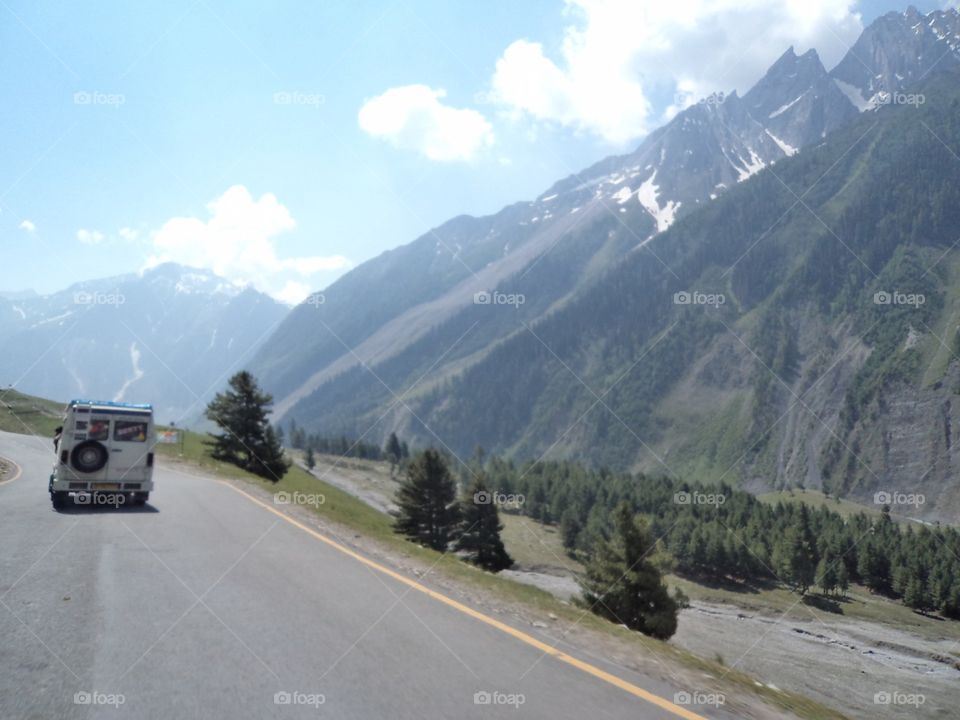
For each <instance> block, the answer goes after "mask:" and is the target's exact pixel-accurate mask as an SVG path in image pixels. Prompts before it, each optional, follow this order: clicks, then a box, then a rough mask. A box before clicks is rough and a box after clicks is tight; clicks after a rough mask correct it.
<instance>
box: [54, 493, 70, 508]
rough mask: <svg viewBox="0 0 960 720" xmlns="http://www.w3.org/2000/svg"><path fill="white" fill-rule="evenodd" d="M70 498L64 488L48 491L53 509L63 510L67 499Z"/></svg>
mask: <svg viewBox="0 0 960 720" xmlns="http://www.w3.org/2000/svg"><path fill="white" fill-rule="evenodd" d="M69 499H70V495H69V494H68V493H67V492H66V491H64V490H55V491H54V492H51V493H50V500H51V502H53V508H54V509H55V510H63V508H65V507H66V506H67V501H68V500H69Z"/></svg>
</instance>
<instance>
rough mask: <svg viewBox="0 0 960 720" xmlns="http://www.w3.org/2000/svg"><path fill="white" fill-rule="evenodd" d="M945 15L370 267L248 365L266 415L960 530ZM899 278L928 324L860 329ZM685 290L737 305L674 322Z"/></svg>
mask: <svg viewBox="0 0 960 720" xmlns="http://www.w3.org/2000/svg"><path fill="white" fill-rule="evenodd" d="M957 22H958V15H957V13H956V11H950V12H945V13H942V12H936V13H931V14H930V15H928V16H922V15H919V13H917V12H916V11H915V10H913V9H911V10H908V11H907V12H906V13H895V14H890V15H887V16H884V17H883V18H880V19H878V20H877V21H876V22H875V23H874V24H873V25H871V26H870V27H869V28H867V29H866V30H865V32H864V34H863V37H861V39H860V41H859V42H858V43H857V45H855V46H854V48H853V49H851V51H850V53H848V55H847V56H846V57H845V58H844V60H843V61H841V63H840V64H839V65H838V66H837V68H835V69H834V70H833V71H831V72H827V71H826V70H825V68H824V67H823V66H822V64H821V63H820V61H819V59H818V57H817V55H816V53H814V52H807V53H804V54H803V55H800V56H798V55H796V53H795V52H794V51H793V50H792V49H790V50H788V51H787V52H786V53H785V54H784V55H783V56H782V57H781V58H780V59H779V60H778V61H777V62H776V63H775V64H774V65H773V66H772V67H771V68H770V70H769V71H768V73H767V74H766V75H765V76H764V78H763V79H761V81H760V82H758V83H757V85H756V86H754V87H753V88H751V90H750V91H749V92H747V93H746V94H745V95H744V96H743V97H742V98H741V97H739V96H737V95H736V94H731V95H729V96H713V97H711V98H707V99H705V100H704V101H701V102H700V103H697V104H696V105H694V106H692V107H690V108H688V109H687V110H685V111H683V112H681V113H679V114H678V115H677V116H676V117H675V118H674V119H673V120H672V121H671V122H669V123H668V124H667V125H665V126H664V127H663V128H661V129H659V130H657V131H655V132H654V133H652V134H651V135H650V136H649V137H647V138H646V139H645V140H644V142H643V143H641V145H640V146H639V147H638V148H637V150H636V151H635V152H633V153H630V154H628V155H624V156H617V157H612V158H608V159H606V160H603V161H601V162H600V163H597V164H596V165H594V166H592V167H591V168H588V169H587V170H585V171H583V172H581V173H578V174H576V175H574V176H571V177H569V178H567V179H565V180H562V181H560V182H558V183H556V184H555V185H554V186H553V187H552V188H550V189H549V190H548V191H547V192H545V193H544V194H543V195H541V196H540V197H539V198H538V199H537V200H535V201H533V202H529V203H518V204H516V205H513V206H510V207H508V208H506V209H504V210H503V211H501V212H500V213H499V214H497V215H495V216H492V217H488V218H468V217H460V218H456V219H454V220H452V221H450V222H449V223H446V224H445V225H443V226H441V227H440V228H437V229H436V230H435V231H432V232H431V233H428V234H427V235H425V236H424V237H422V238H420V239H418V240H417V241H415V242H414V243H412V244H410V245H408V246H405V247H403V248H400V249H398V250H395V251H392V252H391V253H387V254H385V255H383V256H381V257H380V258H377V259H375V260H373V261H371V262H369V263H366V264H365V265H362V266H360V267H359V268H357V269H356V270H355V271H353V272H352V273H350V274H348V275H347V276H345V277H344V278H342V279H341V280H340V281H339V282H338V283H335V284H334V285H333V286H331V287H330V288H329V289H328V290H327V291H325V292H324V294H323V295H322V296H317V298H315V301H314V302H313V303H307V304H305V305H302V306H300V307H298V308H296V309H295V310H294V311H293V312H292V313H291V314H290V316H289V317H288V318H287V319H286V320H285V321H284V323H282V325H281V327H280V328H279V329H278V332H277V333H276V334H274V336H273V337H272V338H271V340H270V341H269V342H268V343H265V344H264V346H263V347H262V348H261V350H260V352H259V353H258V354H257V356H256V357H255V359H254V360H253V361H252V363H251V366H252V368H253V369H254V371H255V372H257V373H258V374H259V375H260V376H261V377H262V379H263V380H264V382H265V384H266V386H267V388H268V389H270V390H271V391H273V392H274V393H275V394H277V396H278V398H280V402H279V403H278V415H279V417H290V418H293V419H295V420H296V421H297V423H298V424H299V425H301V426H304V427H306V428H307V429H308V430H312V431H316V432H321V433H345V434H348V435H353V436H361V435H363V436H364V438H365V439H366V440H371V439H372V440H375V441H377V440H381V439H382V438H383V437H385V435H386V434H387V433H388V432H389V431H390V430H397V431H399V432H400V433H401V434H402V435H403V436H404V437H405V438H408V439H410V440H411V441H412V442H413V443H414V444H421V445H426V444H433V445H439V446H446V447H447V448H448V449H449V450H451V451H453V452H456V453H457V454H460V455H461V456H464V455H465V454H468V453H470V452H471V451H472V449H473V447H474V446H475V445H477V444H480V445H483V446H484V447H486V448H488V449H494V450H497V451H500V452H506V453H508V454H511V455H513V456H515V457H519V458H530V457H533V458H536V457H539V456H541V455H543V454H547V455H548V456H549V457H560V456H566V457H576V458H581V459H584V460H587V461H589V462H591V463H593V464H597V465H609V466H615V467H628V468H635V469H636V468H639V469H646V470H655V471H660V472H672V473H676V474H680V475H683V476H685V477H691V478H693V479H701V480H706V481H710V480H717V479H719V478H723V479H725V480H728V481H729V480H733V479H738V480H739V481H740V482H741V483H742V484H743V485H744V486H745V487H748V488H750V489H758V490H759V489H765V488H771V487H786V486H793V485H797V484H800V483H803V484H805V485H807V486H815V487H824V488H826V489H830V490H833V491H835V492H838V493H841V494H848V495H850V496H853V497H857V498H859V499H870V498H872V494H871V493H873V492H877V491H878V490H898V489H904V490H907V489H910V488H913V489H917V488H918V487H923V488H925V489H927V490H928V497H929V498H930V502H929V503H928V504H927V505H925V506H924V507H921V508H917V509H916V514H917V515H920V516H924V517H930V518H934V519H936V518H941V517H944V518H946V517H956V516H960V510H958V509H960V490H958V489H957V488H956V487H954V485H955V483H953V481H952V475H951V473H954V474H955V466H954V465H953V464H952V463H953V462H954V461H953V459H952V455H950V453H951V452H952V448H954V447H957V443H958V442H960V437H957V438H955V437H953V436H952V433H953V428H957V427H960V424H958V422H956V421H954V420H953V419H952V416H951V414H950V411H949V409H947V410H944V407H943V403H947V404H948V405H949V402H950V396H949V392H952V388H953V387H956V386H957V385H958V384H960V379H958V381H957V382H953V380H951V378H952V375H951V373H956V372H958V371H957V370H956V367H955V365H954V364H953V362H952V361H951V358H950V357H949V355H948V354H944V352H943V351H942V347H940V342H939V340H938V339H937V338H936V337H934V335H933V333H931V332H930V331H929V330H928V329H925V328H924V327H923V326H922V325H921V324H920V320H921V319H922V320H923V321H924V323H927V324H928V325H929V327H930V328H934V327H937V328H941V329H942V328H944V327H946V328H949V327H951V326H950V322H953V321H952V319H951V318H950V317H948V316H945V315H943V308H946V307H949V306H950V305H949V300H950V298H949V297H947V298H946V299H944V300H943V303H944V304H942V305H941V304H940V301H939V300H936V299H937V298H942V297H944V296H949V293H950V292H951V291H950V283H951V278H950V277H949V276H945V277H943V276H941V273H940V270H944V269H946V268H948V267H952V262H953V259H952V257H953V256H952V255H951V252H952V251H949V248H950V247H951V245H952V244H953V243H954V242H955V240H956V238H955V237H950V235H951V232H952V230H951V229H950V228H951V227H956V224H955V223H954V225H953V226H951V225H950V222H947V220H949V219H953V215H954V213H955V211H954V210H953V209H952V207H957V206H956V205H955V204H954V205H953V206H951V204H950V203H951V202H953V201H954V200H955V198H954V196H953V190H952V187H956V186H957V184H956V180H957V179H958V178H957V177H956V175H955V172H956V170H957V169H958V168H960V163H958V164H957V165H956V166H951V165H950V163H949V162H947V161H948V160H951V161H954V159H953V158H952V156H951V155H950V154H949V153H947V152H946V151H945V150H944V146H943V144H941V142H940V140H943V142H945V143H946V144H947V145H948V146H950V144H951V140H953V139H954V138H955V134H954V133H955V127H954V125H953V124H952V122H953V121H952V120H951V117H956V107H955V105H954V103H955V102H956V81H957V74H956V67H957V64H956V57H955V54H954V53H955V47H954V46H953V44H952V43H953V39H954V38H955V36H956V32H955V30H954V29H955V28H956V27H957ZM888 45H889V46H888ZM919 46H922V47H923V48H924V51H923V52H922V53H920V52H917V51H916V49H917V47H919ZM858 48H859V50H858ZM864 48H871V52H870V53H864V52H863V49H864ZM931 49H932V50H931ZM936 50H940V51H942V52H940V53H938V55H939V58H940V59H939V60H935V59H934V60H931V59H930V57H931V52H932V51H936ZM854 53H861V54H864V55H865V57H863V58H857V57H856V56H855V55H854ZM855 62H856V63H862V64H864V65H865V71H864V74H862V75H861V74H858V72H853V71H851V70H850V68H851V67H852V64H853V63H855ZM888 69H892V70H891V72H890V73H889V74H888V75H884V73H885V72H887V70H888ZM867 71H869V72H867ZM877 76H880V78H881V79H882V78H885V83H886V84H884V85H883V86H882V87H883V88H892V89H891V90H884V91H883V92H887V93H890V96H887V95H878V94H877V93H878V92H880V90H878V89H877V88H879V87H880V84H879V80H878V78H877ZM851 88H853V89H852V90H851ZM906 91H909V92H911V93H915V94H918V93H919V94H922V95H923V97H924V102H923V103H920V102H917V101H914V102H908V101H906V100H904V101H903V102H901V101H900V100H903V99H902V98H896V97H895V96H894V95H893V94H894V93H900V92H906ZM921 91H922V93H921ZM914 97H915V100H916V95H915V96H914ZM858 98H859V100H858ZM951 112H952V113H953V115H952V116H951ZM935 136H939V137H940V140H938V139H937V137H935ZM957 139H958V141H960V138H957ZM953 147H957V148H960V142H957V143H954V144H953ZM801 150H802V151H801ZM918 158H923V159H924V162H925V163H926V164H925V165H924V164H920V163H919V160H918ZM764 168H766V169H767V170H768V171H767V172H763V170H764ZM951 185H952V186H951ZM892 188H893V189H896V194H894V193H893V192H892V190H891V189H892ZM881 199H882V200H883V201H884V202H882V203H881V202H880V200H881ZM835 227H836V229H834V228H835ZM938 254H941V255H945V259H944V261H943V263H941V265H942V266H943V267H941V268H940V270H938V271H937V272H933V271H931V272H926V273H924V272H922V268H925V267H932V266H933V264H934V260H935V259H936V257H937V255H938ZM855 257H859V258H861V259H863V258H866V259H864V260H863V262H860V260H856V259H852V258H855ZM917 268H921V271H920V272H917ZM898 283H899V284H898ZM910 286H916V287H921V288H922V289H923V290H924V291H925V292H923V293H920V291H919V290H917V291H916V292H914V293H912V294H917V293H920V294H924V296H925V297H929V298H930V302H929V303H928V304H926V305H924V306H922V308H921V312H922V313H926V314H923V315H917V316H914V319H913V321H912V324H911V321H910V320H909V318H910V316H909V315H900V314H897V315H896V317H895V322H894V321H891V320H889V318H888V319H886V320H883V322H879V327H878V328H871V327H870V326H869V324H868V323H867V320H869V319H871V318H872V319H873V320H875V321H879V319H880V318H881V316H878V315H876V313H878V312H880V311H882V310H883V308H879V309H878V307H877V306H875V305H873V303H872V297H873V295H872V293H874V292H887V293H888V294H893V293H894V291H897V292H900V293H901V294H904V293H906V294H908V295H909V294H911V293H907V292H906V290H905V288H908V287H910ZM864 287H866V288H868V289H870V291H871V292H870V293H868V295H869V300H865V299H864V298H865V297H867V296H865V295H864V294H863V293H864V292H865V291H864ZM484 291H495V292H494V294H492V295H491V294H483V295H481V296H480V302H479V303H478V302H477V300H476V298H475V294H476V293H478V292H481V293H483V292H484ZM691 291H696V292H698V293H701V295H695V296H694V298H701V297H705V298H707V299H710V298H714V300H715V299H716V298H717V297H722V298H723V299H724V300H725V301H726V302H724V304H722V305H720V306H719V307H717V308H713V309H711V308H707V309H706V310H705V309H704V308H702V307H700V306H698V305H694V306H693V307H685V306H678V305H676V304H675V303H674V294H675V293H683V292H691ZM496 293H500V294H499V295H497V294H496ZM894 296H895V297H899V295H895V294H894ZM498 297H499V298H502V299H503V300H502V302H497V301H496V300H495V299H496V298H498ZM679 297H681V298H682V297H685V296H679ZM511 298H513V302H511V301H510V300H511ZM521 300H522V302H521ZM321 301H322V302H321ZM484 301H486V302H484ZM717 302H718V301H717ZM893 310H894V311H895V312H896V313H900V312H901V311H902V310H904V308H901V307H894V308H893ZM698 311H702V312H698ZM958 321H960V319H958ZM938 323H939V324H938ZM944 323H945V324H944ZM936 335H938V336H939V337H941V338H945V339H946V343H947V345H948V346H949V343H951V342H952V340H951V339H950V338H951V337H952V336H951V335H950V333H947V334H946V335H944V334H943V333H936ZM938 348H940V350H938ZM901 352H903V353H905V356H904V358H901V357H900V353H901ZM916 358H921V359H920V360H917V359H916ZM928 360H929V361H930V363H932V364H930V363H927V361H928ZM917 363H919V365H918V366H923V367H924V368H925V371H924V373H923V374H922V376H918V375H917V372H918V370H917V367H915V366H914V365H915V364H917ZM924 363H927V364H926V365H924ZM907 366H909V367H907ZM826 371H829V372H826ZM938 383H939V384H938ZM608 388H612V389H611V390H610V391H609V394H605V392H606V391H607V390H608ZM804 392H809V393H810V396H809V398H807V399H804V395H803V393H804ZM897 393H899V394H897ZM925 393H928V394H925ZM945 393H946V394H945ZM796 397H800V398H801V400H802V402H801V401H798V400H797V399H796ZM917 398H923V402H924V403H926V404H925V405H923V406H922V407H917V406H915V405H913V404H912V403H914V402H915V401H916V400H917ZM883 403H894V404H895V406H896V408H898V411H897V412H892V411H891V410H890V407H889V406H888V405H884V404H883ZM938 403H939V404H938ZM934 409H937V410H936V412H934ZM898 413H902V414H898ZM938 413H939V415H938ZM890 417H896V418H898V421H899V422H902V423H903V425H902V426H899V427H898V426H895V425H890V424H885V423H888V421H887V420H885V418H890ZM941 420H942V422H941ZM945 428H946V429H945ZM944 446H946V449H944ZM911 447H916V448H917V449H915V450H913V451H911ZM938 453H939V454H938ZM944 453H946V454H944ZM921 467H929V468H930V471H929V472H927V473H926V474H925V473H924V472H922V471H921V470H920V468H921ZM668 468H669V470H668Z"/></svg>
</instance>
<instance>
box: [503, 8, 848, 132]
mask: <svg viewBox="0 0 960 720" xmlns="http://www.w3.org/2000/svg"><path fill="white" fill-rule="evenodd" d="M856 4H857V3H856V0H786V1H785V2H777V3H773V2H770V1H769V0H671V2H636V0H566V12H567V14H568V15H569V16H570V17H571V18H572V19H573V22H572V24H571V25H569V26H568V27H567V28H566V30H565V32H564V37H563V42H562V44H561V47H560V50H559V53H558V58H557V59H556V60H554V59H551V58H550V57H549V55H550V53H548V52H546V51H545V50H544V47H543V45H542V44H540V43H537V42H531V41H529V40H524V39H521V40H517V41H515V42H514V43H512V44H511V45H510V46H509V47H507V49H506V50H505V51H504V53H503V56H502V57H501V58H500V59H499V60H498V62H497V65H496V70H495V72H494V75H493V78H492V80H491V90H492V92H491V93H490V94H491V96H492V98H493V99H494V100H495V101H496V102H498V103H499V104H501V105H503V106H504V107H505V108H507V109H508V110H509V111H511V112H513V113H516V114H519V115H527V116H530V117H532V118H533V119H535V120H539V121H548V122H552V123H557V124H559V125H563V126H567V127H572V128H575V129H577V130H582V131H586V132H590V133H593V134H596V135H599V136H601V137H603V138H605V139H606V140H609V141H611V142H614V143H622V142H625V141H627V140H630V139H633V138H636V137H638V136H640V135H643V134H644V133H645V132H647V131H648V130H649V129H650V127H649V125H650V121H651V120H657V118H651V112H652V104H651V100H650V97H651V96H652V95H654V94H656V93H658V92H659V93H661V94H662V93H663V92H664V91H666V92H667V93H669V94H670V95H673V94H674V93H678V94H680V95H681V100H683V99H684V98H686V99H688V100H687V102H689V101H695V100H697V99H699V98H701V97H704V96H706V95H708V94H709V93H711V92H714V91H729V90H733V89H736V90H738V91H740V92H744V91H746V90H747V89H749V87H750V86H751V85H752V84H753V83H754V82H756V81H757V80H758V79H759V78H760V77H761V76H762V74H763V72H764V71H765V70H766V69H767V67H769V65H770V64H772V63H773V61H774V60H776V59H777V57H779V56H780V55H781V54H782V53H783V52H784V51H785V50H786V49H787V47H789V46H790V45H794V46H795V47H796V48H797V51H798V52H803V51H805V50H806V49H808V48H810V47H814V48H816V49H817V51H818V52H819V53H820V56H821V58H822V59H823V62H824V64H825V65H826V66H827V68H828V69H829V68H830V67H832V66H833V65H834V64H835V63H836V62H838V61H839V60H840V58H841V57H842V56H843V54H844V53H845V52H846V50H847V49H848V47H849V46H850V45H851V44H852V43H853V42H854V41H855V40H856V38H857V36H858V35H859V34H860V31H861V30H862V22H861V17H860V15H859V13H857V12H856V11H855V10H854V8H855V6H856ZM679 104H680V105H682V104H685V103H684V102H681V103H679ZM677 109H678V107H676V106H674V107H672V108H668V109H667V113H666V114H667V115H669V113H670V112H675V111H676V110H677Z"/></svg>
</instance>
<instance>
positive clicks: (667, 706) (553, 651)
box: [217, 480, 706, 720]
mask: <svg viewBox="0 0 960 720" xmlns="http://www.w3.org/2000/svg"><path fill="white" fill-rule="evenodd" d="M217 482H219V483H222V484H223V485H226V486H227V487H228V488H230V489H231V490H233V491H234V492H237V493H240V494H241V495H243V496H244V497H245V498H247V499H248V500H250V501H251V502H254V503H256V504H257V505H259V506H260V507H262V508H263V509H264V510H268V511H270V512H272V513H273V514H274V515H276V516H277V517H279V518H282V519H283V520H285V521H287V522H288V523H290V524H291V525H294V526H295V527H298V528H300V529H301V530H303V531H304V532H305V533H307V534H308V535H310V536H312V537H314V538H316V539H317V540H319V541H320V542H324V543H326V544H327V545H329V546H330V547H332V548H334V549H336V550H339V551H340V552H342V553H343V554H344V555H349V556H350V557H352V558H353V559H354V560H357V561H358V562H362V563H363V564H364V565H367V566H368V567H371V568H373V569H374V570H377V571H379V572H381V573H383V574H384V575H388V576H390V577H392V578H393V579H394V580H397V581H398V582H401V583H403V584H404V585H408V586H409V587H411V588H413V589H414V590H418V591H419V592H422V593H423V594H424V595H428V596H430V597H432V598H433V599H434V600H438V601H440V602H442V603H443V604H444V605H448V606H450V607H452V608H454V609H455V610H459V611H460V612H462V613H463V614H465V615H469V616H470V617H472V618H475V619H476V620H479V621H480V622H482V623H486V624H487V625H490V626H491V627H494V628H496V629H497V630H500V631H501V632H504V633H506V634H507V635H510V636H511V637H514V638H516V639H517V640H520V641H521V642H523V643H526V644H527V645H530V646H532V647H535V648H537V649H538V650H541V651H543V652H544V653H546V654H548V655H550V656H551V657H553V658H555V659H557V660H559V661H560V662H565V663H567V664H568V665H572V666H573V667H575V668H577V669H578V670H582V671H583V672H585V673H587V674H588V675H593V676H594V677H595V678H599V679H600V680H603V681H604V682H608V683H610V684H611V685H614V686H616V687H618V688H620V689H621V690H624V691H626V692H628V693H630V694H631V695H635V696H636V697H638V698H641V699H643V700H646V701H647V702H648V703H651V704H653V705H656V706H657V707H659V708H662V709H664V710H666V711H668V712H670V713H673V714H674V715H676V716H677V717H682V718H686V720H706V719H705V718H704V717H703V716H702V715H697V714H696V713H694V712H691V711H690V710H687V709H686V708H683V707H680V706H679V705H676V704H674V703H672V702H670V701H669V700H667V699H665V698H662V697H660V696H659V695H654V694H653V693H651V692H649V691H647V690H644V689H643V688H642V687H639V686H637V685H634V684H632V683H629V682H627V681H626V680H624V679H622V678H619V677H617V676H616V675H612V674H610V673H608V672H606V671H604V670H601V669H600V668H598V667H596V666H595V665H591V664H590V663H587V662H584V661H583V660H579V659H577V658H575V657H573V656H571V655H567V654H566V653H565V652H563V651H561V650H558V649H557V648H555V647H554V646H552V645H548V644H547V643H545V642H542V641H540V640H538V639H537V638H535V637H533V636H532V635H528V634H527V633H525V632H521V631H520V630H517V629H516V628H514V627H512V626H510V625H507V624H506V623H502V622H500V621H499V620H496V619H495V618H492V617H490V616H489V615H484V614H483V613H481V612H478V611H477V610H474V609H473V608H471V607H468V606H466V605H464V604H463V603H460V602H457V601H456V600H454V599H453V598H449V597H447V596H446V595H443V594H441V593H438V592H437V591H435V590H431V589H430V588H428V587H426V586H425V585H421V584H420V583H418V582H417V581H415V580H411V579H410V578H408V577H405V576H404V575H401V574H400V573H398V572H395V571H394V570H391V569H390V568H388V567H386V566H384V565H381V564H380V563H377V562H374V561H373V560H371V559H369V558H367V557H364V556H363V555H361V554H360V553H357V552H354V551H353V550H351V549H350V548H348V547H345V546H343V545H341V544H340V543H338V542H336V541H334V540H331V539H330V538H328V537H327V536H326V535H322V534H321V533H318V532H317V531H316V530H314V529H313V528H310V527H307V526H306V525H304V524H303V523H301V522H299V521H297V520H294V519H293V518H292V517H290V516H289V515H287V514H286V513H284V512H281V511H279V510H277V509H276V508H274V507H271V506H270V505H268V504H267V503H265V502H263V501H262V500H259V499H258V498H255V497H254V496H253V495H250V494H249V493H247V492H244V491H243V490H241V489H240V488H238V487H235V486H234V485H232V484H231V483H229V482H227V481H226V480H217Z"/></svg>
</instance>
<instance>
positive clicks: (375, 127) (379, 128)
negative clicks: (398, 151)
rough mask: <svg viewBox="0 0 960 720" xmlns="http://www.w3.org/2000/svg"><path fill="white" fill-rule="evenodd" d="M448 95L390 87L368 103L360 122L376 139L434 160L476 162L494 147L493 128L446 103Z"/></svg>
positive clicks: (427, 89)
mask: <svg viewBox="0 0 960 720" xmlns="http://www.w3.org/2000/svg"><path fill="white" fill-rule="evenodd" d="M446 94H447V93H446V91H445V90H442V89H441V90H434V89H433V88H430V87H427V86H426V85H405V86H403V87H395V88H390V89H389V90H387V91H386V92H385V93H383V94H382V95H378V96H377V97H375V98H373V99H371V100H367V101H366V102H365V103H364V104H363V107H361V108H360V112H359V114H358V115H357V121H358V122H359V123H360V127H361V128H362V129H363V130H364V131H365V132H367V133H369V134H370V135H372V136H373V137H377V138H381V139H383V140H387V141H388V142H390V143H392V144H393V145H394V146H396V147H398V148H402V149H405V150H415V151H417V152H419V153H420V154H422V155H424V156H426V157H428V158H429V159H431V160H440V161H450V160H472V159H473V158H474V157H475V156H476V154H477V153H478V152H479V151H480V150H481V149H483V148H484V147H487V146H489V145H492V144H493V128H492V126H491V125H490V123H489V122H488V121H487V119H486V118H485V117H484V116H483V115H481V114H480V113H479V112H477V111H476V110H469V109H462V108H454V107H450V106H449V105H445V104H444V103H442V102H441V100H442V98H444V97H445V96H446Z"/></svg>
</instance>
